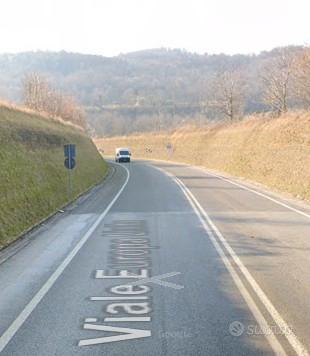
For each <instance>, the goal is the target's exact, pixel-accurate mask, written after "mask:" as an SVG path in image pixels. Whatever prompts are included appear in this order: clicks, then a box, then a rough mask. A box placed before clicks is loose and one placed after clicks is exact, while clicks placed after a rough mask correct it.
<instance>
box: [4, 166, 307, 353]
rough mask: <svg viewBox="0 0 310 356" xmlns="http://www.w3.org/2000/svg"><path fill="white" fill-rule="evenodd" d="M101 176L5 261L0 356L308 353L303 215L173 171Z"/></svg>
mask: <svg viewBox="0 0 310 356" xmlns="http://www.w3.org/2000/svg"><path fill="white" fill-rule="evenodd" d="M111 167H112V169H111V174H110V176H109V178H108V179H107V180H106V182H105V183H104V184H103V185H101V186H99V187H97V188H95V189H94V190H93V191H92V192H91V193H89V194H88V195H87V196H85V197H83V198H81V199H79V200H78V201H77V202H75V203H74V204H73V206H71V207H68V208H67V209H66V211H65V212H64V213H63V214H57V215H56V216H55V217H54V218H52V219H51V220H50V221H48V222H47V223H46V224H44V225H43V226H41V227H40V228H38V229H36V230H35V231H34V232H32V233H31V234H30V235H29V236H28V237H27V238H26V239H25V240H24V241H23V242H21V243H19V245H20V248H18V246H19V245H17V247H16V246H15V247H14V249H12V248H11V250H10V249H9V250H7V251H6V252H5V253H2V254H1V256H0V259H1V258H2V259H3V258H4V257H6V254H12V256H11V257H10V258H8V259H6V260H5V261H4V262H2V263H1V264H0V316H1V318H0V334H1V336H0V351H1V355H3V356H12V355H14V356H15V355H20V356H33V355H39V356H45V355H46V356H47V355H48V356H52V355H53V356H56V355H57V356H63V355H91V356H97V355H115V356H123V355H124V356H129V355H137V356H139V355H141V356H142V355H143V356H148V355H150V356H152V355H195V356H198V355H212V356H214V355H272V354H279V355H285V354H287V355H296V354H297V355H304V356H306V355H308V354H309V350H310V330H309V325H310V283H309V279H310V278H309V271H310V259H309V248H310V208H309V206H306V205H304V204H303V205H300V204H299V203H297V202H294V201H286V200H284V199H283V198H280V197H278V196H274V195H271V194H270V193H265V192H262V191H261V190H260V189H258V188H253V187H249V186H248V184H245V183H241V184H240V182H238V181H236V180H233V181H231V180H230V179H229V180H227V179H226V178H223V177H219V176H216V175H213V173H210V172H207V171H204V170H202V169H198V168H194V167H189V166H186V165H181V164H173V163H163V162H143V161H136V162H132V163H130V164H122V165H115V164H111ZM21 246H22V247H23V248H21ZM12 251H13V252H12Z"/></svg>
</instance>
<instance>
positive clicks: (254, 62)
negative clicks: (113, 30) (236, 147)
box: [0, 47, 299, 136]
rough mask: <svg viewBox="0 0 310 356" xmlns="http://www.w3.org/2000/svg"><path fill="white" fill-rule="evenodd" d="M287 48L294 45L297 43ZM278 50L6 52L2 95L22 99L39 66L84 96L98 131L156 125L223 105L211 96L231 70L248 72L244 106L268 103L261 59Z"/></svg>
mask: <svg viewBox="0 0 310 356" xmlns="http://www.w3.org/2000/svg"><path fill="white" fill-rule="evenodd" d="M297 48H299V47H297ZM287 50H288V51H290V52H292V53H293V52H294V51H296V47H288V48H287ZM278 54H279V49H274V50H272V51H270V52H262V53H261V54H258V55H234V56H229V55H225V54H217V55H212V54H207V53H206V54H203V55H199V54H195V53H189V52H186V51H183V50H179V49H174V50H169V49H152V50H145V51H140V52H134V53H128V54H122V55H119V56H116V57H112V58H106V57H102V56H94V55H83V54H78V53H66V52H58V53H57V52H27V53H20V54H2V55H0V78H1V81H0V97H4V98H8V99H9V100H13V101H21V100H22V90H21V87H22V80H23V77H24V76H25V74H27V73H31V72H39V73H42V74H43V75H46V76H47V77H48V79H50V80H51V81H52V83H53V84H54V85H55V86H56V87H58V88H59V89H61V90H62V91H64V92H65V93H68V94H70V95H73V96H74V97H75V98H76V99H77V100H78V101H79V102H80V103H81V104H83V106H84V108H86V110H87V114H88V124H89V125H90V126H91V128H92V133H93V134H94V135H97V136H100V135H115V134H126V133H128V132H134V131H144V130H146V129H147V130H157V129H161V128H166V127H172V126H175V125H176V124H179V123H180V122H182V121H183V120H187V121H188V120H205V119H206V117H208V118H209V119H214V118H216V117H217V115H218V113H217V112H216V110H214V108H212V106H211V107H210V105H209V104H210V101H211V102H212V100H213V94H214V90H213V89H214V88H213V80H214V78H215V77H216V75H217V74H218V73H221V72H223V71H224V70H238V71H240V73H241V75H242V85H244V87H246V95H245V96H244V98H243V100H244V103H243V106H242V110H243V111H244V112H245V113H252V112H256V111H265V110H267V109H268V106H267V105H266V104H265V103H264V102H263V100H262V87H261V86H262V83H261V79H260V75H261V71H262V67H264V65H265V64H266V63H267V62H268V61H269V60H270V59H272V58H274V57H275V56H277V55H278ZM291 104H294V103H291Z"/></svg>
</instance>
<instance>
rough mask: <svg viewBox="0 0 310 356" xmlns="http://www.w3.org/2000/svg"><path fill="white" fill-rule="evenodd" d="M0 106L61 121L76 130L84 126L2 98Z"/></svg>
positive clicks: (82, 129) (81, 129)
mask: <svg viewBox="0 0 310 356" xmlns="http://www.w3.org/2000/svg"><path fill="white" fill-rule="evenodd" d="M0 108H6V109H10V110H15V111H18V112H20V113H24V114H29V115H33V116H38V117H40V119H42V118H43V119H46V120H53V121H57V122H59V123H61V124H63V125H66V126H71V127H73V128H75V129H77V130H80V131H84V128H83V127H82V126H78V125H76V124H74V123H72V122H70V121H65V120H63V119H62V118H61V117H58V116H51V115H50V114H49V113H47V112H43V111H40V112H37V111H35V110H32V109H29V108H27V107H26V106H23V105H17V104H15V103H11V102H9V101H6V100H3V99H0Z"/></svg>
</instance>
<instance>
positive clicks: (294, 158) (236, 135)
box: [96, 112, 310, 200]
mask: <svg viewBox="0 0 310 356" xmlns="http://www.w3.org/2000/svg"><path fill="white" fill-rule="evenodd" d="M168 143H171V144H172V145H173V147H174V151H173V152H172V153H169V152H168V151H167V149H166V145H167V144H168ZM96 144H97V146H98V147H99V148H101V149H103V150H104V152H105V154H114V149H115V147H117V146H128V147H130V148H131V150H132V152H133V156H134V157H143V158H156V159H165V160H174V161H179V162H186V163H191V164H195V165H201V166H205V167H207V168H211V169H215V170H218V171H223V172H227V173H229V174H232V175H235V176H241V177H245V178H248V179H251V180H253V181H256V182H259V183H262V184H265V185H267V186H269V187H271V188H274V189H276V190H278V191H283V192H289V193H291V194H293V195H294V196H296V197H299V198H302V199H306V200H310V113H309V112H307V113H306V112H292V113H288V114H286V115H284V116H282V117H280V118H277V119H275V118H271V117H268V115H265V116H250V117H247V118H245V119H244V120H243V121H240V122H236V123H234V124H227V123H226V124H221V125H213V126H206V127H203V128H194V127H183V128H180V129H179V130H177V131H175V132H171V133H164V132H158V133H145V134H140V135H133V136H127V137H126V136H123V137H111V138H102V139H98V140H96ZM146 148H149V149H151V150H152V152H151V153H150V152H146Z"/></svg>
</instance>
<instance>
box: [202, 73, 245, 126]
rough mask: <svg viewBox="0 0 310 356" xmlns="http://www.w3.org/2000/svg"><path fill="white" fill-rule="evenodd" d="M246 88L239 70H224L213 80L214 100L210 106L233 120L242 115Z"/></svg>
mask: <svg viewBox="0 0 310 356" xmlns="http://www.w3.org/2000/svg"><path fill="white" fill-rule="evenodd" d="M244 89H245V84H244V80H243V78H242V75H241V72H240V71H239V70H224V71H222V72H221V73H218V74H217V75H216V77H215V79H214V80H213V83H212V91H213V100H212V101H210V102H209V106H210V107H213V108H215V109H216V110H217V111H219V112H220V113H221V114H222V115H224V116H225V117H226V118H228V119H229V120H230V121H233V120H234V119H236V118H238V117H240V116H241V115H242V112H243V105H244Z"/></svg>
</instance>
